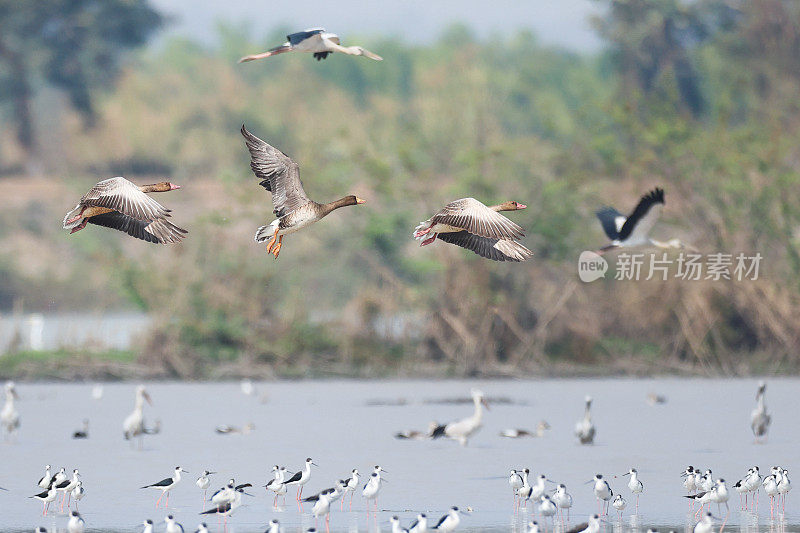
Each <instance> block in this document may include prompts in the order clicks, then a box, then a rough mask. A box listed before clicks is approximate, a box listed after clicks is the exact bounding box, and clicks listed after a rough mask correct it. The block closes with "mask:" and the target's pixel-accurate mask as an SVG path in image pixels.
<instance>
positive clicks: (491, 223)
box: [414, 198, 533, 262]
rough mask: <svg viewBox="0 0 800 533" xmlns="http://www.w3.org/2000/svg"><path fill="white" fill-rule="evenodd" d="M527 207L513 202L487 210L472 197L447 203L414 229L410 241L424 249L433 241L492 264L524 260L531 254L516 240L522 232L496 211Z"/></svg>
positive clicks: (522, 235) (523, 232)
mask: <svg viewBox="0 0 800 533" xmlns="http://www.w3.org/2000/svg"><path fill="white" fill-rule="evenodd" d="M526 207H527V206H526V205H525V204H521V203H519V202H515V201H508V202H503V203H502V204H498V205H493V206H491V207H487V206H486V205H484V204H482V203H481V202H479V201H478V200H476V199H475V198H462V199H460V200H455V201H453V202H450V203H449V204H447V205H446V206H444V207H443V208H442V210H441V211H439V212H438V213H436V214H435V215H433V216H432V217H431V218H429V219H428V220H426V221H424V222H420V224H419V226H417V227H416V228H415V229H414V238H415V239H417V240H418V241H420V243H419V245H420V246H426V245H428V244H431V243H432V242H434V241H435V240H436V239H437V238H438V239H440V240H442V241H444V242H447V243H450V244H455V245H456V246H460V247H462V248H466V249H467V250H472V251H473V252H475V253H476V254H478V255H479V256H481V257H485V258H487V259H491V260H492V261H513V262H520V261H525V260H526V259H528V258H529V257H531V256H532V255H533V252H531V251H530V250H528V249H527V248H525V247H524V246H522V245H521V244H520V243H519V242H517V241H518V240H519V239H521V238H522V237H524V236H525V231H524V230H523V229H522V228H521V227H519V226H518V225H517V224H515V223H514V222H512V221H510V220H509V219H507V218H506V217H504V216H503V215H501V214H499V211H518V210H520V209H525V208H526Z"/></svg>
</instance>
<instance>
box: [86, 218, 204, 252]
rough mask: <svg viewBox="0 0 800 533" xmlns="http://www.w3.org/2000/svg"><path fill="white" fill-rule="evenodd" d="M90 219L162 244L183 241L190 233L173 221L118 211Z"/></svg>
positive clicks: (98, 223) (92, 222)
mask: <svg viewBox="0 0 800 533" xmlns="http://www.w3.org/2000/svg"><path fill="white" fill-rule="evenodd" d="M88 221H89V223H90V224H96V225H98V226H104V227H106V228H112V229H116V230H119V231H123V232H125V233H127V234H128V235H130V236H131V237H135V238H137V239H142V240H143V241H147V242H153V243H160V244H175V243H178V242H181V239H182V238H184V236H185V234H186V233H188V232H187V231H186V230H185V229H182V228H179V227H178V226H176V225H175V224H173V223H172V222H169V221H168V220H164V219H162V218H159V219H156V220H153V221H150V220H137V219H135V218H133V217H130V216H128V215H125V214H123V213H120V212H118V211H112V212H110V213H103V214H102V215H95V216H93V217H90V218H89V219H88Z"/></svg>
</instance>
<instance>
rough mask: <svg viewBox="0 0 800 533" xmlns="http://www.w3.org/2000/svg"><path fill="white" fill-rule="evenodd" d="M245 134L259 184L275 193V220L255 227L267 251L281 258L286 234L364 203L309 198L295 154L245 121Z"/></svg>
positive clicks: (350, 199) (351, 198) (351, 199)
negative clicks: (261, 136) (268, 140)
mask: <svg viewBox="0 0 800 533" xmlns="http://www.w3.org/2000/svg"><path fill="white" fill-rule="evenodd" d="M242 135H243V136H244V138H245V143H246V144H247V149H248V150H250V168H252V169H253V173H254V174H255V175H256V177H257V178H259V179H261V183H260V185H261V186H262V187H264V188H265V189H266V190H268V191H269V192H270V193H272V203H273V204H274V206H275V211H274V212H275V216H277V217H278V218H276V219H275V220H273V221H272V222H270V223H269V225H267V226H261V227H260V228H258V231H256V236H255V240H256V242H264V241H266V240H269V242H268V243H267V253H271V254H272V255H274V256H275V258H276V259H277V258H278V254H279V253H280V251H281V246H282V243H283V236H284V235H288V234H289V233H294V232H295V231H298V230H301V229H303V228H305V227H306V226H309V225H311V224H313V223H314V222H317V221H318V220H320V219H322V218H324V217H325V216H327V215H328V214H329V213H330V212H331V211H334V210H335V209H339V208H340V207H345V206H348V205H356V204H363V203H365V202H364V200H362V199H361V198H359V197H358V196H352V195H351V196H345V197H343V198H340V199H339V200H336V201H334V202H328V203H327V204H319V203H317V202H315V201H314V200H312V199H310V198H309V197H308V195H306V191H305V190H304V189H303V182H302V181H300V167H299V166H298V165H297V163H295V162H294V161H293V160H292V158H290V157H289V156H288V155H286V154H284V153H283V152H281V151H280V150H278V149H277V148H274V147H272V146H270V145H269V144H267V143H265V142H264V141H262V140H261V139H259V138H258V137H256V136H255V135H253V134H252V133H250V132H249V131H247V128H245V127H244V125H242Z"/></svg>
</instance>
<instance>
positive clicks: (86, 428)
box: [72, 418, 89, 439]
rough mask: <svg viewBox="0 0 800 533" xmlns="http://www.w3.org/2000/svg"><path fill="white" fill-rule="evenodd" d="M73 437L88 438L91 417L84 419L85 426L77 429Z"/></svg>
mask: <svg viewBox="0 0 800 533" xmlns="http://www.w3.org/2000/svg"><path fill="white" fill-rule="evenodd" d="M72 438H73V439H88V438H89V419H88V418H84V419H83V427H82V428H81V429H79V430H76V431H75V432H74V433H73V434H72Z"/></svg>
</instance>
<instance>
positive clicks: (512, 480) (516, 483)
mask: <svg viewBox="0 0 800 533" xmlns="http://www.w3.org/2000/svg"><path fill="white" fill-rule="evenodd" d="M508 485H509V486H510V487H511V492H513V493H514V506H515V507H516V505H517V491H518V490H519V489H521V488H522V476H521V475H520V473H519V472H517V470H516V468H513V469H511V475H510V476H508Z"/></svg>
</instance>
